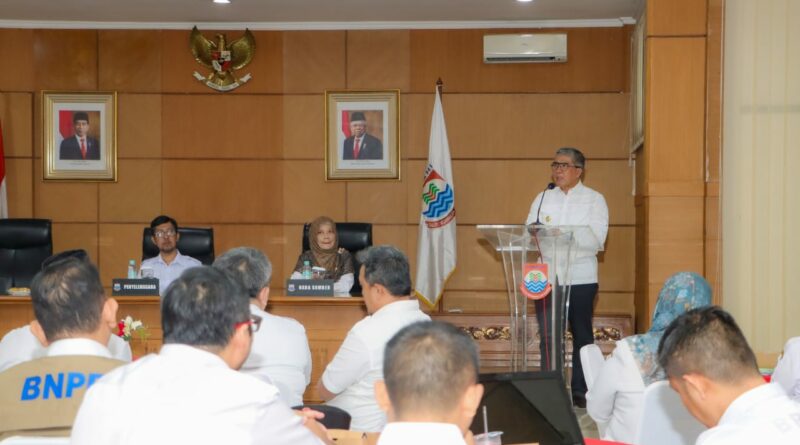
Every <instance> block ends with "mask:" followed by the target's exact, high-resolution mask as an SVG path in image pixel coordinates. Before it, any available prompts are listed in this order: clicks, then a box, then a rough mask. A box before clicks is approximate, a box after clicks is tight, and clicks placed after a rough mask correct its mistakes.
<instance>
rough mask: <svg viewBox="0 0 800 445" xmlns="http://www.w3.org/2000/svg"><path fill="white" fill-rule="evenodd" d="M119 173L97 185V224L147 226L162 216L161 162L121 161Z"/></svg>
mask: <svg viewBox="0 0 800 445" xmlns="http://www.w3.org/2000/svg"><path fill="white" fill-rule="evenodd" d="M118 173H119V174H118V181H117V182H116V183H101V184H100V204H99V205H100V221H102V222H142V223H149V222H150V221H151V220H152V219H153V218H154V217H155V216H156V215H158V214H160V213H161V161H158V160H127V159H120V160H119V162H118Z"/></svg>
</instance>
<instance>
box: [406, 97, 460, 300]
mask: <svg viewBox="0 0 800 445" xmlns="http://www.w3.org/2000/svg"><path fill="white" fill-rule="evenodd" d="M423 178H424V181H423V184H422V213H421V215H420V218H419V245H418V248H417V279H416V281H415V285H416V288H415V293H416V294H417V296H418V297H419V298H422V299H424V300H425V301H427V302H428V304H430V305H431V306H433V305H435V304H436V302H437V301H439V297H441V296H442V293H443V292H444V285H445V283H446V282H447V279H448V278H449V277H450V275H451V274H452V273H453V271H454V270H455V268H456V207H455V189H454V187H453V168H452V167H451V165H450V146H449V144H448V143H447V128H445V125H444V112H443V111H442V101H441V99H440V97H439V90H438V88H437V90H436V101H435V102H434V104H433V118H431V139H430V142H429V146H428V167H427V168H426V169H425V175H424V177H423Z"/></svg>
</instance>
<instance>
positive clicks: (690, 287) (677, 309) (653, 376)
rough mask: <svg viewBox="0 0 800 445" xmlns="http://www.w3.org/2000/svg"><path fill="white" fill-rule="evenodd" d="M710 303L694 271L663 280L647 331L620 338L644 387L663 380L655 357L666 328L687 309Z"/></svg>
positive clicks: (708, 289) (707, 290)
mask: <svg viewBox="0 0 800 445" xmlns="http://www.w3.org/2000/svg"><path fill="white" fill-rule="evenodd" d="M710 304H711V287H710V286H709V285H708V282H707V281H706V280H705V279H704V278H703V277H701V276H700V275H698V274H696V273H694V272H678V273H676V274H675V275H673V276H671V277H669V278H668V279H667V281H666V282H665V283H664V287H662V288H661V292H659V293H658V301H657V302H656V307H655V310H654V311H653V322H652V323H651V324H650V330H649V331H647V332H646V333H644V334H641V335H632V336H630V337H626V338H624V339H622V341H624V342H627V343H628V347H629V348H630V350H631V352H632V353H633V358H634V360H635V361H636V365H637V366H638V367H639V372H640V373H641V375H642V380H643V381H644V385H645V386H647V385H649V384H650V383H653V382H655V381H658V380H663V379H664V378H665V375H664V370H663V369H661V367H660V366H658V360H657V359H656V355H657V351H658V343H659V342H660V341H661V336H662V335H664V330H665V329H667V326H669V324H670V323H672V320H674V319H676V318H678V316H680V315H681V314H683V313H685V312H687V311H689V310H690V309H694V308H698V307H703V306H708V305H710Z"/></svg>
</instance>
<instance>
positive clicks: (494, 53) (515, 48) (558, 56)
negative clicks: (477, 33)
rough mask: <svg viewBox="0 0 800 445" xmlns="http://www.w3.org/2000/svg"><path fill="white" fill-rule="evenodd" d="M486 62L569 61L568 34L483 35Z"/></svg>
mask: <svg viewBox="0 0 800 445" xmlns="http://www.w3.org/2000/svg"><path fill="white" fill-rule="evenodd" d="M483 61H484V62H485V63H554V62H566V61H567V35H566V34H494V35H485V36H483Z"/></svg>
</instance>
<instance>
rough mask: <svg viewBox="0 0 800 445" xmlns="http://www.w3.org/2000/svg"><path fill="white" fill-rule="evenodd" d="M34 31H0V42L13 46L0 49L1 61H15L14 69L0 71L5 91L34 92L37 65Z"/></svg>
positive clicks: (4, 46)
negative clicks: (34, 52) (34, 53)
mask: <svg viewBox="0 0 800 445" xmlns="http://www.w3.org/2000/svg"><path fill="white" fill-rule="evenodd" d="M33 33H34V30H32V29H0V41H2V42H8V43H11V42H13V44H7V45H3V47H2V48H0V60H6V61H10V60H13V61H14V62H13V67H14V68H13V69H4V70H0V85H2V88H0V90H3V91H33V90H34V88H35V87H34V83H35V79H36V78H35V73H36V64H35V62H34V57H33Z"/></svg>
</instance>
